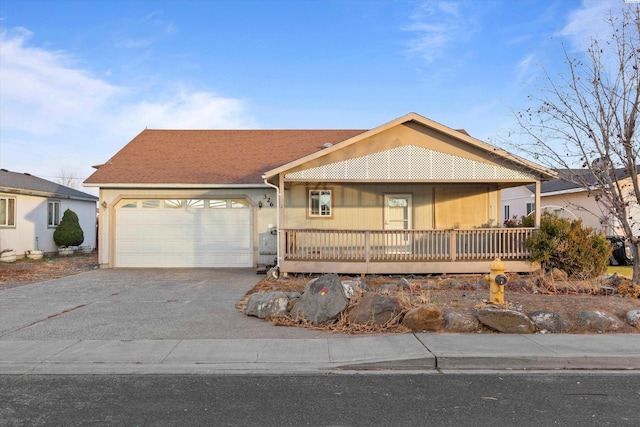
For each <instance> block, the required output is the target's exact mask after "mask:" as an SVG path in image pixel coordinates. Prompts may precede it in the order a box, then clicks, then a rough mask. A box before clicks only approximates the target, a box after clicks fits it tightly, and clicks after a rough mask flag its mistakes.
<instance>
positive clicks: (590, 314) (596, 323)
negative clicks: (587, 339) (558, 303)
mask: <svg viewBox="0 0 640 427" xmlns="http://www.w3.org/2000/svg"><path fill="white" fill-rule="evenodd" d="M578 324H579V325H580V326H582V327H583V328H586V329H587V330H589V331H592V332H611V331H616V330H618V329H620V328H621V327H622V322H620V320H618V318H616V317H615V316H614V315H612V314H609V313H607V312H604V311H581V312H580V314H578Z"/></svg>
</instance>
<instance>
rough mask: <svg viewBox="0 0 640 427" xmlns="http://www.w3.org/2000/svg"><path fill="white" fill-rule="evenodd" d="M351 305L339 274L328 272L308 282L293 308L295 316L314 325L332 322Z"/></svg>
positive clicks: (292, 313) (293, 315) (292, 312)
mask: <svg viewBox="0 0 640 427" xmlns="http://www.w3.org/2000/svg"><path fill="white" fill-rule="evenodd" d="M348 305H349V299H348V298H347V296H346V295H345V293H344V287H343V286H342V283H341V282H340V277H338V275H337V274H327V275H324V276H321V277H319V278H317V279H315V280H312V281H310V282H309V283H307V286H306V288H305V290H304V292H303V293H302V296H301V297H300V298H299V299H298V302H296V305H295V306H294V307H293V309H292V310H291V316H292V317H294V318H303V319H306V320H308V321H309V322H311V323H312V324H314V325H320V324H324V323H330V322H332V321H334V320H335V319H337V318H338V316H339V315H340V313H342V312H343V311H344V310H345V309H346V308H347V306H348Z"/></svg>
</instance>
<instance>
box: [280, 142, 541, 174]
mask: <svg viewBox="0 0 640 427" xmlns="http://www.w3.org/2000/svg"><path fill="white" fill-rule="evenodd" d="M285 177H286V178H289V179H314V180H316V179H319V180H324V179H328V180H405V179H406V180H440V179H442V180H474V179H478V180H480V179H482V180H487V179H489V180H494V179H499V180H502V179H533V178H534V176H533V175H532V174H528V173H525V172H521V171H518V170H515V169H509V168H505V167H502V166H497V165H490V164H487V163H482V162H478V161H475V160H470V159H465V158H462V157H458V156H453V155H451V154H446V153H442V152H439V151H434V150H430V149H428V148H424V147H418V146H415V145H405V146H402V147H397V148H393V149H391V150H387V151H381V152H378V153H372V154H367V155H366V156H362V157H356V158H353V159H348V160H344V161H340V162H336V163H330V164H327V165H324V166H318V167H315V168H310V169H305V170H300V171H297V172H292V173H289V174H285Z"/></svg>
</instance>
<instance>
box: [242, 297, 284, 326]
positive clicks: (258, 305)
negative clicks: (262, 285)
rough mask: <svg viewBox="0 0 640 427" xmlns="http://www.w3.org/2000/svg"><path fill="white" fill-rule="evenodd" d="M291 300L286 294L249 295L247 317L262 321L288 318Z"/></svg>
mask: <svg viewBox="0 0 640 427" xmlns="http://www.w3.org/2000/svg"><path fill="white" fill-rule="evenodd" d="M288 306H289V298H288V297H287V294H285V293H284V292H258V293H255V294H251V295H249V299H248V300H247V315H249V316H256V317H259V318H260V319H267V318H274V317H286V316H287V315H288V314H289V311H288Z"/></svg>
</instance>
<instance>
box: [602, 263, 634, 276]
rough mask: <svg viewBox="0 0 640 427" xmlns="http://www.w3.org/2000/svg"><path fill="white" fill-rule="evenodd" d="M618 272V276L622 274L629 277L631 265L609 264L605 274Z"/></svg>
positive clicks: (631, 269)
mask: <svg viewBox="0 0 640 427" xmlns="http://www.w3.org/2000/svg"><path fill="white" fill-rule="evenodd" d="M613 273H618V276H624V277H628V278H629V279H631V277H632V276H633V266H632V265H615V266H614V265H610V266H608V267H607V274H613Z"/></svg>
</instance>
